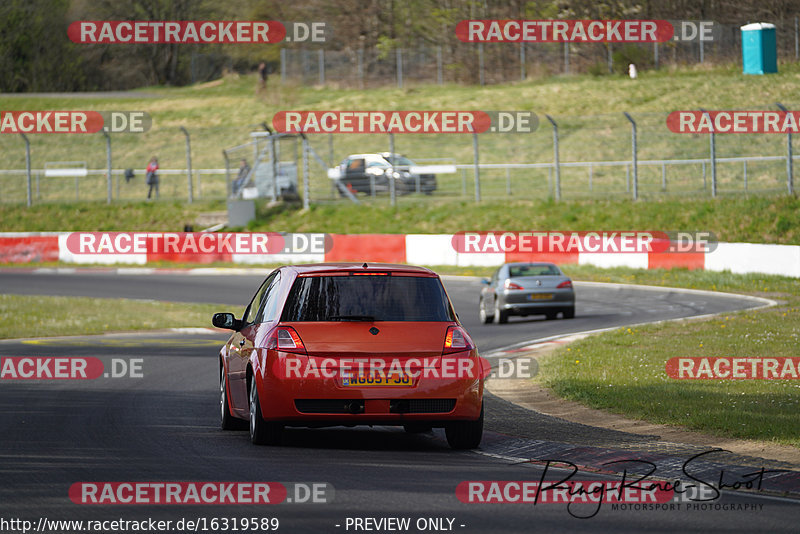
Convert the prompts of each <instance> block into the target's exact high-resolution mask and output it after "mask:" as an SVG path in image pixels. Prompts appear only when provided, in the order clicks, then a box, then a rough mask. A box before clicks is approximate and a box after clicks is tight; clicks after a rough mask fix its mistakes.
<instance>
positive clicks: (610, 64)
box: [608, 43, 614, 74]
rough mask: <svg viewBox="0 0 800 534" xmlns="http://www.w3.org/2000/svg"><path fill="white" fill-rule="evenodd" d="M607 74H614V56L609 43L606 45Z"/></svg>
mask: <svg viewBox="0 0 800 534" xmlns="http://www.w3.org/2000/svg"><path fill="white" fill-rule="evenodd" d="M608 73H609V74H614V56H613V55H612V51H611V43H608Z"/></svg>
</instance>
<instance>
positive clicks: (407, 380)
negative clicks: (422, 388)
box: [342, 373, 413, 388]
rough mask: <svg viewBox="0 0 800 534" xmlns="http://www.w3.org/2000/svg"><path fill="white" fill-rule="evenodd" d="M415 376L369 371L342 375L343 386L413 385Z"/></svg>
mask: <svg viewBox="0 0 800 534" xmlns="http://www.w3.org/2000/svg"><path fill="white" fill-rule="evenodd" d="M412 385H413V378H412V377H411V376H409V375H406V374H403V373H391V374H388V375H387V374H384V373H367V374H359V375H354V376H344V377H342V386H344V387H349V388H365V387H411V386H412Z"/></svg>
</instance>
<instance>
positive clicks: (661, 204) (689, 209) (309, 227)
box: [0, 196, 800, 244]
mask: <svg viewBox="0 0 800 534" xmlns="http://www.w3.org/2000/svg"><path fill="white" fill-rule="evenodd" d="M225 209H226V208H225V204H224V202H222V201H202V202H195V203H194V204H184V203H179V202H167V201H164V202H153V203H148V202H129V203H121V204H112V205H106V204H104V203H92V202H84V203H71V204H43V205H35V206H33V207H32V208H25V207H22V206H6V207H4V209H3V210H0V228H2V230H3V231H6V232H11V231H14V232H23V231H180V230H182V229H183V227H184V225H185V224H195V230H199V229H200V226H199V225H198V224H196V220H197V217H198V216H199V215H200V214H201V213H203V212H207V211H223V212H224V211H225ZM257 214H258V218H257V219H256V221H254V222H252V223H251V224H250V226H249V227H248V229H249V230H252V231H271V232H283V231H285V232H327V233H423V234H431V233H454V232H459V231H468V230H469V231H474V230H504V231H505V230H520V231H521V230H558V231H585V230H608V231H613V230H640V231H654V230H663V231H676V230H688V231H693V230H702V231H711V232H713V233H714V234H716V236H717V238H718V239H719V240H720V241H729V242H734V241H740V242H761V243H782V244H797V243H800V200H798V199H797V198H796V197H786V196H784V197H728V198H719V199H716V200H712V199H699V200H697V199H695V200H691V199H686V200H683V201H681V200H677V199H664V200H660V201H657V202H632V201H628V200H617V201H613V200H597V201H577V200H574V201H564V202H561V203H558V204H557V203H555V202H552V201H525V200H512V201H508V202H500V201H487V202H483V203H481V204H480V205H475V204H473V203H471V202H460V201H440V202H416V203H414V202H403V203H401V204H400V205H399V206H397V208H392V207H390V206H388V202H384V203H382V204H377V203H375V204H372V205H362V206H356V205H351V204H345V205H318V206H312V207H311V209H309V210H307V211H304V210H300V209H299V208H297V207H295V206H290V205H280V206H276V207H272V208H268V207H266V206H263V205H262V206H259V208H258V211H257Z"/></svg>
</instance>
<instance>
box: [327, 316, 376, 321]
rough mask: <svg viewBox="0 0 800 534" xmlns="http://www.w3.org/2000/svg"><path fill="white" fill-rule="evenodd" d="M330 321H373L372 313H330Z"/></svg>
mask: <svg viewBox="0 0 800 534" xmlns="http://www.w3.org/2000/svg"><path fill="white" fill-rule="evenodd" d="M330 320H331V321H374V320H375V317H373V316H372V315H332V316H331V317H330Z"/></svg>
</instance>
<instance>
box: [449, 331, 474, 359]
mask: <svg viewBox="0 0 800 534" xmlns="http://www.w3.org/2000/svg"><path fill="white" fill-rule="evenodd" d="M474 348H475V344H474V343H473V342H472V338H470V337H469V334H467V331H466V330H464V329H463V328H461V327H460V326H448V327H447V334H445V336H444V349H443V350H442V354H452V353H454V352H464V351H467V350H472V349H474Z"/></svg>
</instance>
